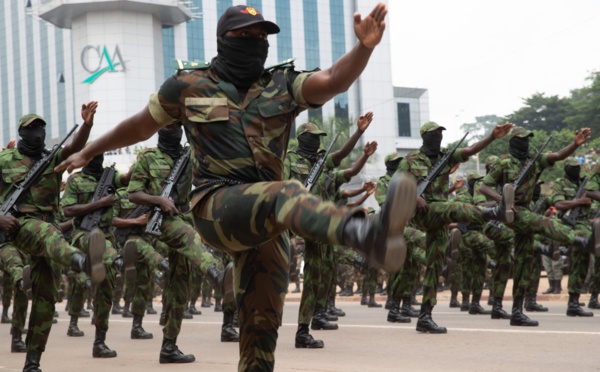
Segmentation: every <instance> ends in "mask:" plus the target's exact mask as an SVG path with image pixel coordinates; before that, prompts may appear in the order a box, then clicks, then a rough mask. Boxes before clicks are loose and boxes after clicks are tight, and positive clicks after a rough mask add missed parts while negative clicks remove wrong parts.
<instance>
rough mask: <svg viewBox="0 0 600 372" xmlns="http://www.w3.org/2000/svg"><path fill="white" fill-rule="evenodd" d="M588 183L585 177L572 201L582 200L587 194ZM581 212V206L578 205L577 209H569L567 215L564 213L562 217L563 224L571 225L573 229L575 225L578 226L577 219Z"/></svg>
mask: <svg viewBox="0 0 600 372" xmlns="http://www.w3.org/2000/svg"><path fill="white" fill-rule="evenodd" d="M587 182H588V178H587V177H585V178H584V179H583V181H581V185H579V188H578V189H577V192H576V193H575V196H574V197H573V199H571V200H577V199H581V197H582V196H583V194H585V185H586V184H587ZM580 210H581V205H578V206H576V207H575V208H572V209H569V210H568V211H567V213H563V216H562V217H561V220H562V222H564V223H566V224H568V225H570V226H571V227H575V225H576V224H577V217H578V216H579V211H580Z"/></svg>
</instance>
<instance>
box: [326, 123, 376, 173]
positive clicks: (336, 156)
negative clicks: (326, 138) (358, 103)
mask: <svg viewBox="0 0 600 372" xmlns="http://www.w3.org/2000/svg"><path fill="white" fill-rule="evenodd" d="M372 121H373V113H372V112H371V111H369V112H367V113H366V114H364V115H361V116H360V117H359V118H358V122H357V123H356V126H357V128H358V129H357V131H356V132H354V134H352V135H351V136H350V138H348V141H346V143H344V146H342V148H341V149H339V150H337V151H336V152H334V153H333V154H332V155H331V156H332V157H333V164H334V165H335V166H336V167H337V166H338V165H340V163H341V162H342V160H344V159H345V158H346V156H348V155H349V154H350V152H352V149H354V146H356V143H357V142H358V140H359V138H360V136H362V134H363V133H364V132H365V130H367V128H368V127H369V125H371V122H372Z"/></svg>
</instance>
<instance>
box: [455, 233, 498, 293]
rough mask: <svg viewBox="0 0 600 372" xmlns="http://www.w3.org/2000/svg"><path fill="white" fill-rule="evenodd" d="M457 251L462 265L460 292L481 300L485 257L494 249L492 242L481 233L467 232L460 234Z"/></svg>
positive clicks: (485, 265)
mask: <svg viewBox="0 0 600 372" xmlns="http://www.w3.org/2000/svg"><path fill="white" fill-rule="evenodd" d="M459 249H460V261H461V263H462V283H461V286H460V292H461V293H462V294H463V296H467V297H468V296H469V295H471V294H472V295H473V297H477V298H481V294H482V292H483V284H484V282H485V273H486V269H487V258H486V257H487V254H488V253H489V252H490V251H492V250H493V249H494V242H493V241H491V240H490V239H489V238H488V237H487V236H485V235H484V234H483V232H481V231H478V230H468V231H467V232H466V233H464V234H462V237H461V241H460V248H459Z"/></svg>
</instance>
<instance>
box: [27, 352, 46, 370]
mask: <svg viewBox="0 0 600 372" xmlns="http://www.w3.org/2000/svg"><path fill="white" fill-rule="evenodd" d="M41 358H42V352H41V351H31V350H28V351H27V355H26V356H25V367H23V372H42V370H41V369H40V359H41Z"/></svg>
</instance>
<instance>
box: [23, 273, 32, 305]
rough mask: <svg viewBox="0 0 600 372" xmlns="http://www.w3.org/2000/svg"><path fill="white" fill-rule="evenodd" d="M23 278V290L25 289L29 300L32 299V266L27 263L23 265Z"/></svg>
mask: <svg viewBox="0 0 600 372" xmlns="http://www.w3.org/2000/svg"><path fill="white" fill-rule="evenodd" d="M21 275H22V280H23V290H24V291H25V295H26V296H27V299H28V300H31V285H32V284H31V266H29V265H26V266H25V267H23V273H22V274H21Z"/></svg>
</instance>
